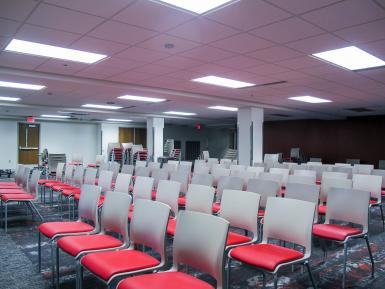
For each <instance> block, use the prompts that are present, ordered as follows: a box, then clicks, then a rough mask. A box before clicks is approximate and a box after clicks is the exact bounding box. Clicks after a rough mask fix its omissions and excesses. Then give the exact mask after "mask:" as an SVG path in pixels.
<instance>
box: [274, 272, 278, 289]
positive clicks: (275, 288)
mask: <svg viewBox="0 0 385 289" xmlns="http://www.w3.org/2000/svg"><path fill="white" fill-rule="evenodd" d="M274 289H278V274H275V275H274Z"/></svg>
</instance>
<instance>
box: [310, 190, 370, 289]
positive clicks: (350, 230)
mask: <svg viewBox="0 0 385 289" xmlns="http://www.w3.org/2000/svg"><path fill="white" fill-rule="evenodd" d="M369 199H370V192H368V191H367V192H366V191H360V190H353V189H337V188H333V189H331V190H330V191H329V194H328V210H327V211H326V218H325V223H324V224H316V225H314V226H313V235H314V236H315V237H317V238H321V239H324V240H329V241H333V242H336V243H339V244H343V245H344V261H343V262H344V267H343V277H342V288H345V279H346V259H347V250H348V243H349V242H350V241H351V240H352V239H357V238H363V239H365V241H366V245H367V247H368V251H369V257H370V261H371V263H372V277H373V276H374V262H373V256H372V252H371V249H370V244H369V239H368V214H369V207H368V203H369ZM337 222H339V223H341V222H344V223H350V224H355V226H352V225H345V224H338V223H337ZM324 257H326V251H325V255H324Z"/></svg>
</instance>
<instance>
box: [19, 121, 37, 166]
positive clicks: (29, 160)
mask: <svg viewBox="0 0 385 289" xmlns="http://www.w3.org/2000/svg"><path fill="white" fill-rule="evenodd" d="M39 145H40V124H29V123H19V146H18V147H19V163H20V164H26V165H30V164H38V163H39Z"/></svg>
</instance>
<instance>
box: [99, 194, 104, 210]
mask: <svg viewBox="0 0 385 289" xmlns="http://www.w3.org/2000/svg"><path fill="white" fill-rule="evenodd" d="M104 199H105V197H104V196H100V198H99V202H98V207H101V206H103V204H104Z"/></svg>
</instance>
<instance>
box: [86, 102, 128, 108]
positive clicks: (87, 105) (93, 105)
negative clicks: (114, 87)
mask: <svg viewBox="0 0 385 289" xmlns="http://www.w3.org/2000/svg"><path fill="white" fill-rule="evenodd" d="M82 107H87V108H101V109H121V108H123V107H122V106H115V105H103V104H91V103H87V104H83V105H82Z"/></svg>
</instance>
